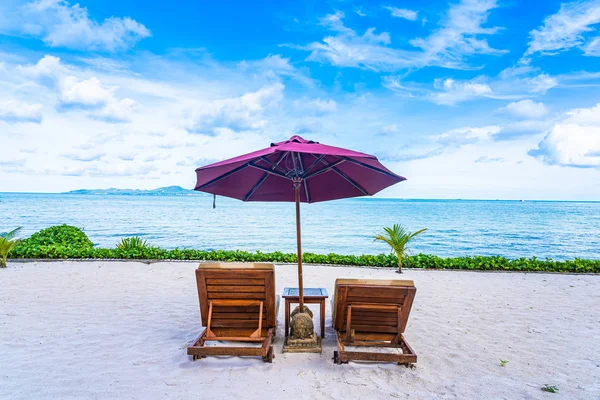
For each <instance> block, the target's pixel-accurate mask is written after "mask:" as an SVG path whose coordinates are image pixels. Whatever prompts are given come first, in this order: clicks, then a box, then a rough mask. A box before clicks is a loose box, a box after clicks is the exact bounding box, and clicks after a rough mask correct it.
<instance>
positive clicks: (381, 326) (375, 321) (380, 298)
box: [332, 279, 417, 365]
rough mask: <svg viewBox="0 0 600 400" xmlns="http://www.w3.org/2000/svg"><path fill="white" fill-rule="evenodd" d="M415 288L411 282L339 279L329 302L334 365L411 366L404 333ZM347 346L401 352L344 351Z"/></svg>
mask: <svg viewBox="0 0 600 400" xmlns="http://www.w3.org/2000/svg"><path fill="white" fill-rule="evenodd" d="M416 291H417V288H415V285H414V283H413V281H405V280H374V279H373V280H371V279H338V280H336V282H335V290H334V297H333V299H332V303H333V305H332V310H333V317H332V321H333V327H334V329H335V330H336V336H337V348H338V350H337V351H336V352H334V355H333V359H334V362H335V363H336V364H342V363H348V361H351V360H356V361H383V362H397V363H398V364H404V365H410V364H412V363H416V362H417V355H416V354H415V352H414V351H413V349H412V348H411V347H410V346H409V345H408V343H406V339H404V335H403V333H404V329H405V328H406V322H407V321H408V315H409V314H410V308H411V306H412V303H413V299H414V297H415V293H416ZM346 346H356V347H372V348H374V347H377V348H380V350H382V349H381V348H383V349H385V348H393V349H400V351H401V352H400V351H398V350H395V351H394V352H390V351H385V350H384V351H380V352H372V351H371V352H369V351H347V350H346Z"/></svg>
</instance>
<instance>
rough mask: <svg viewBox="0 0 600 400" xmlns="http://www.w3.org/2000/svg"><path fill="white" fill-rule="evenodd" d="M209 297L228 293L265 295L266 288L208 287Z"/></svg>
mask: <svg viewBox="0 0 600 400" xmlns="http://www.w3.org/2000/svg"><path fill="white" fill-rule="evenodd" d="M206 288H207V289H208V295H209V296H210V294H211V293H228V292H234V293H239V292H244V293H264V292H265V287H264V286H225V285H222V286H219V285H208V286H207V287H206Z"/></svg>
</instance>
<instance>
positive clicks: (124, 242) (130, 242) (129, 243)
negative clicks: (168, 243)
mask: <svg viewBox="0 0 600 400" xmlns="http://www.w3.org/2000/svg"><path fill="white" fill-rule="evenodd" d="M148 247H150V246H149V245H148V242H147V241H146V240H145V239H142V238H141V237H139V236H132V237H128V238H123V239H121V241H120V242H119V243H117V249H119V250H121V251H124V252H130V251H136V250H144V249H146V248H148Z"/></svg>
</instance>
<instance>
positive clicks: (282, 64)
mask: <svg viewBox="0 0 600 400" xmlns="http://www.w3.org/2000/svg"><path fill="white" fill-rule="evenodd" d="M238 66H239V67H240V69H241V70H242V71H244V72H246V71H250V72H258V73H260V74H263V75H266V76H273V77H289V78H292V79H294V80H296V81H298V82H301V83H303V84H305V85H306V86H314V85H315V82H314V81H313V80H312V79H311V78H310V77H308V76H307V75H306V74H304V73H302V72H301V71H299V70H298V69H296V68H294V66H293V65H292V64H291V63H290V59H289V58H284V57H282V56H281V55H279V54H275V55H269V56H267V57H265V58H263V59H261V60H255V61H242V62H240V63H238Z"/></svg>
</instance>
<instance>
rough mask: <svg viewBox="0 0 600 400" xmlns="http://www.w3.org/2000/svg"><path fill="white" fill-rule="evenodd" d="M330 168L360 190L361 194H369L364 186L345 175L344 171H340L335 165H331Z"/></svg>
mask: <svg viewBox="0 0 600 400" xmlns="http://www.w3.org/2000/svg"><path fill="white" fill-rule="evenodd" d="M332 169H333V171H334V172H335V173H337V174H338V175H339V176H341V177H342V178H344V179H345V180H347V181H348V182H349V183H350V184H351V185H352V186H354V187H355V188H357V189H358V190H360V191H361V192H362V194H364V195H365V196H366V195H368V194H369V192H367V191H366V190H365V188H363V187H362V186H361V185H359V184H358V182H356V181H355V180H354V179H352V178H350V177H349V176H348V175H346V174H345V173H343V172H342V171H340V170H339V169H337V168H335V167H333V168H332Z"/></svg>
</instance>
